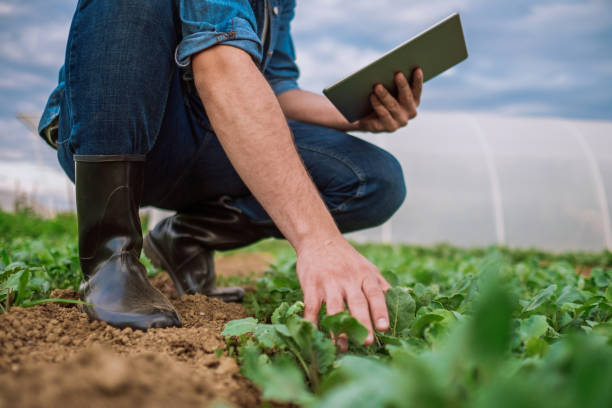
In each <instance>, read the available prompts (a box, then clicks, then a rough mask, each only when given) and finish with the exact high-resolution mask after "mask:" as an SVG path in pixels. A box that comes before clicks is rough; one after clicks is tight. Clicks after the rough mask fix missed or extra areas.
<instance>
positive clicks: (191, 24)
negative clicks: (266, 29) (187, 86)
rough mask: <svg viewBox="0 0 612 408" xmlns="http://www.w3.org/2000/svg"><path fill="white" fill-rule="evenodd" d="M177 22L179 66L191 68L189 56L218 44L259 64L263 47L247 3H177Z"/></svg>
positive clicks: (209, 0)
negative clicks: (236, 49) (224, 45)
mask: <svg viewBox="0 0 612 408" xmlns="http://www.w3.org/2000/svg"><path fill="white" fill-rule="evenodd" d="M180 18H181V30H182V34H183V39H182V41H181V42H180V43H179V45H178V46H177V47H176V51H175V59H176V63H177V64H178V65H179V66H181V67H186V66H188V65H190V64H191V56H192V55H194V54H197V53H198V52H200V51H203V50H205V49H207V48H210V47H212V46H213V45H217V44H227V45H232V46H234V47H238V48H241V49H243V50H244V51H246V52H248V53H249V54H250V55H251V57H253V60H254V61H255V62H256V63H257V64H260V63H261V59H262V55H261V54H262V44H261V41H260V39H259V37H258V36H257V21H256V19H255V15H254V13H253V9H252V8H251V5H250V3H249V0H180Z"/></svg>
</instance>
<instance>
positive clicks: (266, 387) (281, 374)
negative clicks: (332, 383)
mask: <svg viewBox="0 0 612 408" xmlns="http://www.w3.org/2000/svg"><path fill="white" fill-rule="evenodd" d="M243 353H244V354H243V373H244V374H245V376H246V377H247V378H248V379H249V380H251V381H253V382H254V383H255V384H256V385H257V386H258V387H259V388H260V389H261V391H262V393H261V397H262V399H264V400H267V401H275V402H280V403H292V404H293V403H298V404H302V405H306V404H309V403H311V402H312V401H313V399H314V397H313V395H312V394H311V393H310V392H309V391H308V390H307V388H306V384H305V382H304V374H303V372H302V370H300V368H299V367H298V366H297V365H296V363H295V362H294V361H292V360H291V359H290V358H288V357H287V356H281V357H278V358H276V359H274V360H272V361H270V359H268V358H267V356H265V355H260V354H259V353H258V351H257V350H256V349H254V348H246V347H245V348H244V350H243ZM262 356H263V357H264V358H261V357H262Z"/></svg>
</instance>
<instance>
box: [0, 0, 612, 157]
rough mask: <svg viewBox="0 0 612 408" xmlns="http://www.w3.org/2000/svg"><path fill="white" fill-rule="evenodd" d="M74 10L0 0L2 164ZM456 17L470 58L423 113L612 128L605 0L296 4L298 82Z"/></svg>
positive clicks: (318, 81) (48, 0)
mask: <svg viewBox="0 0 612 408" xmlns="http://www.w3.org/2000/svg"><path fill="white" fill-rule="evenodd" d="M75 4H76V0H0V161H4V162H5V163H6V161H7V160H8V161H10V160H22V159H23V158H24V157H23V154H20V153H19V151H18V150H19V149H17V146H20V145H23V143H24V142H25V141H26V140H28V143H35V139H33V138H31V136H29V135H28V132H27V130H26V129H25V127H24V126H23V125H22V124H21V123H19V122H18V121H17V120H16V119H15V114H16V113H18V112H28V113H40V112H41V110H42V108H43V106H44V103H45V101H46V98H47V95H48V94H49V92H50V91H51V90H52V89H53V87H54V86H55V81H56V76H57V71H58V69H59V67H60V66H61V65H62V60H63V56H64V47H65V42H66V38H67V35H68V28H69V23H70V19H71V16H72V13H73V10H74V7H75ZM455 11H459V12H460V14H461V17H462V20H463V26H464V31H465V35H466V40H467V43H468V50H469V53H470V57H469V59H468V60H467V61H465V62H463V63H462V64H461V65H459V66H457V67H456V68H455V69H453V70H451V71H450V72H449V73H447V74H446V75H444V76H442V77H439V78H436V79H435V80H433V81H431V82H429V83H428V84H427V85H426V87H425V91H424V96H423V106H422V109H424V110H432V111H434V110H436V111H437V110H443V111H455V110H461V111H477V112H492V113H501V114H508V115H519V116H552V117H564V118H585V119H602V120H612V1H611V0H582V1H578V0H556V1H552V0H513V1H503V2H502V1H501V0H377V1H371V0H351V1H347V0H298V8H297V15H296V19H295V22H294V26H293V32H294V39H295V43H296V48H297V52H298V62H299V65H300V67H301V71H302V77H301V81H300V84H301V86H302V87H303V88H306V89H310V90H314V91H320V90H321V89H322V88H323V87H325V86H326V85H329V84H330V83H332V82H335V81H336V80H338V79H340V78H342V77H343V76H344V75H345V74H348V73H350V72H352V71H354V70H355V69H356V68H358V67H359V66H361V65H363V64H365V63H367V62H369V61H371V60H372V59H373V58H375V57H376V56H379V55H381V54H382V53H384V52H385V51H386V50H388V49H390V48H392V47H394V46H396V45H397V44H399V43H401V42H403V41H404V40H406V39H407V38H410V37H412V36H413V35H415V34H417V33H418V32H420V31H421V30H423V29H425V28H427V27H428V26H430V25H431V24H433V23H435V22H437V21H438V20H440V19H442V18H444V17H446V16H448V15H449V14H451V13H453V12H455ZM40 149H43V153H44V154H43V160H44V161H47V160H48V161H53V160H54V159H53V158H52V155H49V154H47V153H46V146H44V145H42V144H41V146H40ZM27 154H31V153H27Z"/></svg>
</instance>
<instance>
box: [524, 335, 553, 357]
mask: <svg viewBox="0 0 612 408" xmlns="http://www.w3.org/2000/svg"><path fill="white" fill-rule="evenodd" d="M548 348H549V346H548V343H547V342H546V341H545V340H544V339H540V338H535V337H532V338H530V339H529V340H527V342H526V343H525V354H526V355H527V356H528V357H534V356H538V357H543V356H544V355H546V353H547V352H548Z"/></svg>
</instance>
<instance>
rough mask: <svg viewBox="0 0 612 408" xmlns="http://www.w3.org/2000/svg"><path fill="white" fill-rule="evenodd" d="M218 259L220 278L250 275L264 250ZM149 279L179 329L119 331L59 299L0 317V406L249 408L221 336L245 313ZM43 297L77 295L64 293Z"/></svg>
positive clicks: (247, 388) (253, 402)
mask: <svg viewBox="0 0 612 408" xmlns="http://www.w3.org/2000/svg"><path fill="white" fill-rule="evenodd" d="M234 257H235V259H233V260H232V259H231V258H234ZM223 259H227V260H225V261H223V262H218V263H217V270H218V273H219V274H223V275H224V276H226V277H227V276H228V275H231V274H239V273H240V274H243V273H244V270H245V269H250V271H251V272H250V273H253V274H255V275H259V274H261V273H263V271H264V270H265V269H266V268H267V266H268V262H264V260H265V259H267V260H270V257H269V256H268V255H267V254H266V255H265V257H264V256H262V255H261V254H249V253H242V254H235V255H231V256H227V257H224V258H223ZM224 264H227V265H238V267H236V268H235V270H232V268H230V267H228V266H224ZM153 284H154V285H155V286H156V287H158V288H160V290H162V292H164V294H166V295H167V296H168V297H169V298H170V300H171V302H172V303H173V304H174V306H175V307H176V309H177V310H178V312H179V314H180V316H181V319H182V321H183V327H182V328H169V329H151V330H148V331H147V332H142V331H138V330H131V329H129V328H128V329H123V330H119V329H116V328H113V327H111V326H108V325H107V324H106V323H104V322H99V321H90V320H89V319H88V317H87V315H85V314H84V313H81V312H80V311H79V310H78V307H76V306H74V305H72V304H66V303H46V304H42V305H39V306H34V307H30V308H25V309H24V308H19V307H14V308H12V309H10V311H9V312H7V313H4V314H2V315H0V408H7V407H56V406H61V407H84V406H86V407H113V408H122V407H140V406H146V407H153V408H156V407H167V406H169V405H170V406H173V407H176V408H178V407H196V406H197V407H202V406H211V405H214V404H215V403H216V402H223V403H224V404H226V405H229V406H232V405H234V406H240V407H253V406H259V405H260V399H259V391H258V390H257V389H256V388H255V387H254V386H253V385H252V384H251V383H250V382H249V381H248V380H246V379H245V378H244V377H242V376H241V375H240V372H239V367H238V365H237V364H236V362H235V360H234V359H233V358H231V357H229V356H227V354H226V353H225V352H224V348H225V343H224V339H223V336H221V331H222V330H223V327H224V326H225V324H226V323H227V322H228V321H230V320H234V319H241V318H244V317H246V316H247V315H248V314H247V312H246V310H245V309H244V308H243V307H242V306H241V305H239V304H231V303H224V302H222V301H219V300H217V299H212V298H207V297H206V296H203V295H187V296H183V297H181V298H178V297H177V295H176V292H175V291H174V288H173V287H172V284H171V282H170V279H169V278H168V276H167V275H166V274H165V273H164V274H159V275H157V276H156V277H155V278H154V279H153ZM52 296H53V297H61V298H77V294H76V293H75V292H74V291H70V290H56V291H54V292H53V293H52Z"/></svg>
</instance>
